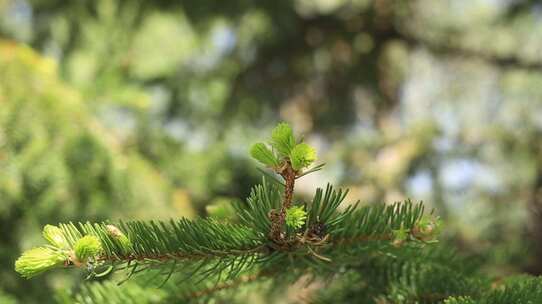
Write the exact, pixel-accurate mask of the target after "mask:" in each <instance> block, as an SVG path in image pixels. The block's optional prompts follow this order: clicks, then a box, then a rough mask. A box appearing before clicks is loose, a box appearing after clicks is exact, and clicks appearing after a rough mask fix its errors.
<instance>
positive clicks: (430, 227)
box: [412, 215, 442, 242]
mask: <svg viewBox="0 0 542 304" xmlns="http://www.w3.org/2000/svg"><path fill="white" fill-rule="evenodd" d="M441 225H442V222H441V220H440V219H439V218H438V217H437V218H433V217H432V216H430V215H424V216H423V217H422V218H421V219H420V221H419V222H418V223H417V224H416V226H415V227H414V228H413V229H412V234H413V235H414V236H415V237H416V238H417V239H419V240H422V241H426V242H427V241H432V240H434V239H435V237H436V236H437V235H438V234H439V233H440V228H441Z"/></svg>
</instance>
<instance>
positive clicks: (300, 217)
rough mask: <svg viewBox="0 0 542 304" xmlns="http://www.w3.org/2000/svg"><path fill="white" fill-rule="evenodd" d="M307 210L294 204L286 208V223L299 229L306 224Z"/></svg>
mask: <svg viewBox="0 0 542 304" xmlns="http://www.w3.org/2000/svg"><path fill="white" fill-rule="evenodd" d="M306 219H307V212H305V210H304V208H303V206H293V207H291V208H289V209H288V210H286V225H288V226H290V227H292V228H296V229H299V228H301V227H302V226H303V225H304V224H305V220H306Z"/></svg>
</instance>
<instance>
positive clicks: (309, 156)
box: [290, 143, 316, 170]
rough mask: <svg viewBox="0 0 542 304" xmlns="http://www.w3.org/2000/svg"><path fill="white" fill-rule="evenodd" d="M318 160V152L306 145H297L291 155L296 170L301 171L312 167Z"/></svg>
mask: <svg viewBox="0 0 542 304" xmlns="http://www.w3.org/2000/svg"><path fill="white" fill-rule="evenodd" d="M315 160H316V150H315V149H314V148H313V147H311V146H309V145H307V144H305V143H300V144H298V145H296V146H295V147H294V148H293V150H292V152H291V153H290V161H291V162H292V168H294V170H300V169H303V168H305V167H308V166H310V165H311V164H312V163H313V162H314V161H315Z"/></svg>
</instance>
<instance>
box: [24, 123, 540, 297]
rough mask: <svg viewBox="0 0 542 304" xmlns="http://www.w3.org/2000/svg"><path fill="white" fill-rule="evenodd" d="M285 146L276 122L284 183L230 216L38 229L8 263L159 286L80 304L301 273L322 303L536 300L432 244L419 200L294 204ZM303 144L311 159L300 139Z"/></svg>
mask: <svg viewBox="0 0 542 304" xmlns="http://www.w3.org/2000/svg"><path fill="white" fill-rule="evenodd" d="M290 138H292V140H293V141H291V139H290ZM291 142H295V139H293V135H292V132H291V128H290V127H289V126H288V125H287V124H285V123H281V124H280V125H279V126H278V127H277V128H276V129H275V130H274V131H273V135H272V145H273V147H274V148H276V149H277V150H278V149H279V147H280V149H281V150H282V152H279V153H280V155H281V157H282V160H281V163H280V166H273V167H272V170H274V171H275V172H276V173H277V174H279V175H281V176H282V177H283V178H284V183H270V182H268V181H267V180H266V178H264V179H263V181H262V184H261V185H258V186H256V187H254V189H253V190H252V192H251V194H250V196H249V198H248V199H247V201H246V202H239V203H237V204H235V205H234V206H235V212H236V215H237V217H238V221H237V222H231V221H219V220H216V219H214V218H212V217H210V218H198V219H194V220H189V219H186V218H181V219H177V220H170V221H128V222H119V223H116V224H111V223H108V222H104V223H89V222H87V223H79V224H73V223H67V224H59V225H58V227H57V226H52V225H46V226H45V227H44V229H43V236H44V238H45V239H46V240H47V241H49V243H50V244H49V245H46V246H43V247H37V248H34V249H30V250H28V251H26V252H24V253H23V254H22V256H21V257H20V258H19V259H18V260H17V261H16V263H15V269H16V271H18V272H19V273H20V274H21V275H22V276H23V277H26V278H31V277H33V276H35V275H38V274H40V273H42V272H45V271H48V270H51V269H54V268H83V269H85V271H86V272H88V274H89V277H102V276H106V275H110V274H115V273H124V274H125V275H126V279H130V278H132V277H133V276H134V275H136V276H135V280H138V277H145V276H147V275H149V274H152V273H154V275H153V276H151V277H150V281H160V282H162V283H160V284H159V286H160V287H163V288H164V290H168V292H167V293H166V294H160V295H156V298H155V299H154V300H153V299H152V297H154V295H152V296H150V297H139V296H138V295H139V294H141V293H142V292H143V291H142V290H141V287H133V288H132V287H129V286H131V285H128V286H127V287H125V288H122V287H121V288H118V287H116V286H114V285H112V284H111V283H108V282H106V283H102V284H101V283H92V284H89V285H86V286H85V287H83V288H82V289H81V290H80V291H79V292H78V293H76V294H74V295H71V296H70V295H68V296H67V297H68V298H74V299H77V301H79V302H81V303H104V302H107V303H121V302H122V301H129V302H133V303H153V301H165V300H164V299H166V298H167V299H170V300H171V299H184V301H192V300H193V301H195V302H198V301H204V300H205V299H209V298H212V297H214V294H215V293H218V292H220V291H223V290H227V289H233V288H235V287H237V286H239V285H240V284H244V283H249V282H257V281H260V280H261V281H265V280H271V281H273V282H277V281H283V282H290V283H294V282H296V281H299V280H302V279H303V278H308V279H309V281H310V282H312V283H310V284H316V285H318V284H331V286H332V287H331V288H329V289H325V290H323V291H320V292H317V293H314V294H313V295H310V296H309V298H310V301H312V302H322V303H351V302H352V301H362V302H363V303H442V302H443V301H444V303H453V304H459V303H474V302H472V301H486V302H480V303H525V301H535V300H540V299H542V296H541V295H542V293H541V291H542V285H541V284H540V283H541V282H540V280H539V279H537V278H531V277H518V278H515V279H513V280H511V281H510V282H506V283H505V284H504V285H503V286H504V287H502V288H497V289H494V288H493V287H492V284H491V283H490V281H489V279H488V278H485V277H484V276H482V275H481V274H479V273H478V272H477V271H476V270H475V269H476V267H474V266H475V263H473V262H472V261H471V262H469V260H468V259H465V258H462V257H460V256H458V255H457V254H455V253H453V251H452V250H450V249H449V248H445V247H442V246H440V247H439V246H437V245H434V244H433V243H435V242H436V237H437V236H438V233H439V231H440V226H441V223H440V220H439V218H438V217H436V216H434V215H432V213H427V212H425V210H424V206H423V204H421V203H417V204H415V203H412V202H410V201H406V202H403V203H395V204H390V205H385V204H377V205H367V206H361V205H360V204H359V202H357V203H354V204H346V205H345V204H344V200H345V198H346V195H347V193H348V191H343V190H335V189H334V188H333V187H332V186H331V185H327V186H326V188H325V190H324V189H317V190H316V193H315V195H314V197H313V199H312V200H311V201H309V202H307V203H302V204H297V205H292V199H293V197H292V195H293V189H294V183H295V180H296V179H297V178H299V177H301V176H303V175H304V174H303V172H301V171H300V170H301V169H294V168H293V163H294V161H293V159H294V157H296V156H294V155H295V153H293V152H294V151H295V147H297V146H299V145H300V144H298V145H297V146H293V150H289V151H286V147H291V146H289V144H290V143H291ZM304 145H306V144H304ZM302 150H304V151H305V152H306V151H309V152H308V154H310V156H311V157H312V155H314V153H313V148H312V147H310V146H308V145H306V147H304V148H302ZM283 152H288V153H283ZM256 154H257V153H256ZM301 154H303V153H301ZM255 158H256V159H257V160H259V161H261V159H259V158H258V157H255ZM303 158H304V159H311V158H310V157H303ZM312 160H314V159H312ZM264 164H265V163H264ZM303 164H304V165H303V166H302V167H303V168H304V167H307V164H308V163H303ZM309 171H310V170H309ZM137 274H139V275H137ZM172 282H173V283H172ZM354 282H355V283H354ZM272 285H273V286H274V287H273V288H277V286H283V285H281V284H272ZM136 286H137V285H136ZM217 296H218V295H217ZM473 299H475V300H473ZM535 302H536V301H535ZM535 302H532V303H535ZM476 303H479V302H476Z"/></svg>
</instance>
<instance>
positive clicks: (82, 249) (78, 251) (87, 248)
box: [73, 235, 103, 263]
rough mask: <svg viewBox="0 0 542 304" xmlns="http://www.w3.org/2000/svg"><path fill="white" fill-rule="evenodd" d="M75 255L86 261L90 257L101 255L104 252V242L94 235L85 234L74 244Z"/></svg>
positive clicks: (80, 260)
mask: <svg viewBox="0 0 542 304" xmlns="http://www.w3.org/2000/svg"><path fill="white" fill-rule="evenodd" d="M73 250H74V251H75V256H76V257H77V260H79V262H82V263H83V262H86V260H87V259H88V258H90V257H94V256H97V255H99V254H100V253H101V252H102V250H103V249H102V243H100V240H99V239H98V238H97V237H95V236H93V235H85V236H84V237H82V238H80V239H79V240H77V242H75V245H74V246H73Z"/></svg>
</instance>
